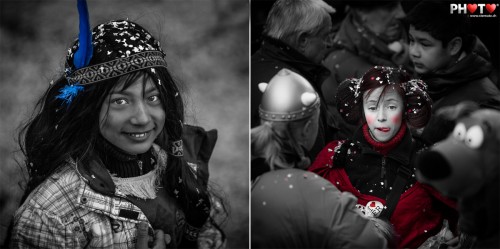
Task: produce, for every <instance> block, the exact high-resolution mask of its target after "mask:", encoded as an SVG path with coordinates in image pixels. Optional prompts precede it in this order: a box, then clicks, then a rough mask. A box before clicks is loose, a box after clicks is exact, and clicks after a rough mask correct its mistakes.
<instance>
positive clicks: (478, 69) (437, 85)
mask: <svg viewBox="0 0 500 249" xmlns="http://www.w3.org/2000/svg"><path fill="white" fill-rule="evenodd" d="M465 52H466V54H467V55H466V56H465V57H464V58H463V59H461V60H460V61H458V62H457V63H456V64H454V65H453V66H452V67H450V68H447V69H443V70H439V71H437V72H435V73H432V74H426V75H421V79H422V80H423V81H424V82H425V83H427V86H428V93H429V95H430V96H431V99H432V101H433V105H432V108H433V112H434V113H435V112H437V111H438V110H440V109H441V108H442V107H445V106H452V105H456V104H458V103H459V102H461V101H464V100H470V101H473V102H476V103H478V104H488V103H493V102H498V104H500V91H499V90H498V88H497V87H496V82H493V81H492V79H491V78H490V77H492V78H493V79H495V78H496V77H495V76H494V75H496V72H494V71H493V70H494V69H493V66H492V64H491V62H490V60H489V58H490V55H489V52H488V50H487V48H486V47H485V46H484V44H483V43H482V42H481V41H480V40H479V38H477V37H475V38H474V40H473V42H472V43H471V45H470V47H469V48H466V49H465ZM498 108H500V105H498Z"/></svg>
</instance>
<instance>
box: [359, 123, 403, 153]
mask: <svg viewBox="0 0 500 249" xmlns="http://www.w3.org/2000/svg"><path fill="white" fill-rule="evenodd" d="M405 133H406V123H405V122H403V123H401V127H400V128H399V131H398V133H396V135H395V136H394V137H393V138H392V139H391V140H389V141H387V142H378V141H375V139H373V137H372V135H371V133H370V130H369V128H368V124H366V123H365V124H364V125H363V135H364V137H365V139H366V141H367V142H368V143H369V144H370V145H371V146H372V147H373V149H374V150H375V151H376V152H378V153H380V154H382V155H384V156H385V155H387V153H389V151H391V150H392V149H394V148H395V147H396V146H397V145H398V144H399V143H400V142H401V140H403V137H404V136H405Z"/></svg>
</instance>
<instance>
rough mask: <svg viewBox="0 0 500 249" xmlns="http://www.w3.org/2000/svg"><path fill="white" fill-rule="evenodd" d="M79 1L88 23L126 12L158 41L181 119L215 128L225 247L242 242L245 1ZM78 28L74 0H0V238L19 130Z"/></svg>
mask: <svg viewBox="0 0 500 249" xmlns="http://www.w3.org/2000/svg"><path fill="white" fill-rule="evenodd" d="M87 1H88V6H89V12H90V20H91V26H95V25H97V24H99V23H102V22H106V21H108V20H111V19H126V18H128V19H129V20H131V21H135V22H137V23H139V24H141V25H142V26H144V27H145V28H146V29H148V30H149V31H150V32H151V33H152V34H153V35H154V36H155V37H157V38H158V39H159V40H160V41H161V43H162V46H163V48H164V50H165V51H166V53H167V61H168V62H169V66H170V68H171V71H172V72H173V73H174V74H175V75H176V76H177V78H178V79H179V80H180V81H181V82H183V83H184V94H185V95H184V96H185V98H186V100H187V104H188V105H187V109H186V112H187V122H188V123H191V124H195V125H200V126H202V127H204V128H205V129H214V128H215V129H218V131H219V139H218V142H217V145H216V147H215V150H214V152H213V155H212V159H211V161H210V176H211V180H212V182H214V183H215V184H216V185H217V186H218V187H219V188H220V189H221V190H222V191H223V192H224V193H225V196H226V199H227V201H228V203H229V204H230V216H229V219H228V220H227V222H226V223H225V225H224V230H225V231H226V233H227V236H228V244H227V247H228V248H242V247H248V225H249V223H248V222H249V221H248V208H249V205H248V194H249V190H248V189H249V184H248V182H249V180H248V179H249V178H248V161H249V160H248V155H249V146H248V145H249V143H248V138H249V134H248V131H249V125H248V124H249V123H248V121H249V119H248V103H249V101H248V99H249V91H248V89H249V88H248V73H249V71H248V70H249V68H248V55H249V50H248V47H249V46H248V44H249V42H248V41H249V32H248V22H249V15H248V14H249V3H248V1H247V0H171V1H166V0H142V1H139V0H136V1H132V0H120V1H118V0H87ZM77 34H78V12H77V8H76V0H74V1H73V0H72V1H70V0H45V1H39V0H0V141H1V143H0V197H1V202H0V220H1V221H0V225H1V226H0V245H1V244H2V243H3V241H4V239H5V237H6V230H7V227H8V225H9V223H10V221H11V219H12V215H13V213H14V211H15V210H16V208H17V207H18V205H19V204H20V203H19V201H20V197H21V195H22V193H23V189H22V187H23V186H24V184H25V182H24V181H25V177H23V174H24V173H23V172H22V170H21V166H20V164H19V163H20V162H22V160H23V158H22V157H21V154H20V153H19V151H18V145H17V133H18V128H19V126H20V124H21V123H22V122H23V121H26V119H27V118H28V117H29V116H30V115H31V111H32V109H33V107H34V104H35V101H36V100H37V99H38V98H39V97H40V96H41V95H42V93H43V92H44V91H45V90H46V89H47V88H48V87H49V82H50V81H51V80H53V79H55V78H56V77H57V75H60V74H61V73H62V71H63V70H62V69H63V66H64V59H65V55H66V51H67V49H68V47H69V45H70V44H71V43H72V41H73V40H74V39H75V38H76V37H77ZM16 161H17V162H16ZM18 162H19V163H18Z"/></svg>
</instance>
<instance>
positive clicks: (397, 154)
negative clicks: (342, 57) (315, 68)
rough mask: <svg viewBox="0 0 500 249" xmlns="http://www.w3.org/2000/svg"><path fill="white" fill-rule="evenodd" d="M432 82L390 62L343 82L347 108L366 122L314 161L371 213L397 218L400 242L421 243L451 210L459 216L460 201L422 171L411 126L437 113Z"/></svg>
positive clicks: (351, 118)
mask: <svg viewBox="0 0 500 249" xmlns="http://www.w3.org/2000/svg"><path fill="white" fill-rule="evenodd" d="M425 90H426V85H425V83H423V82H422V81H419V80H412V79H410V75H409V74H408V73H406V72H405V71H404V70H402V69H397V68H390V67H379V66H376V67H373V68H371V69H370V70H368V72H366V73H365V74H364V75H363V77H362V78H360V79H347V80H345V81H344V82H342V84H341V85H340V86H339V89H338V92H337V106H338V109H339V112H340V113H341V114H342V117H343V118H344V119H345V120H346V121H347V122H349V123H353V124H354V123H358V124H360V125H361V127H360V129H358V130H357V132H355V134H354V136H353V137H352V139H351V140H342V141H333V142H331V143H329V144H328V145H327V146H326V147H325V148H324V149H323V150H322V151H321V153H320V154H319V155H318V157H317V158H316V160H315V162H314V163H313V164H312V165H311V166H310V168H309V170H310V171H312V172H315V173H317V174H319V175H321V176H323V177H324V178H326V179H327V180H329V181H330V182H332V183H333V184H334V185H335V186H336V187H337V188H338V189H339V190H341V191H348V192H351V193H353V194H354V195H355V196H356V197H357V198H358V208H360V209H362V211H363V212H364V213H365V215H367V216H371V217H379V218H385V219H388V220H390V222H391V223H392V224H393V226H394V229H395V231H396V233H397V234H398V235H399V240H398V242H397V247H398V248H401V247H405V248H406V247H410V248H416V247H419V246H420V245H421V244H422V243H423V242H425V241H426V240H427V239H428V238H429V237H431V236H433V235H435V234H436V233H438V232H439V230H440V228H441V226H442V224H443V220H444V219H445V218H447V219H449V220H451V221H452V222H451V223H452V224H455V223H456V216H457V214H456V210H455V208H454V203H453V202H452V201H449V200H446V199H445V198H443V197H441V196H440V195H439V194H438V192H437V191H435V190H434V189H433V188H432V187H430V186H427V185H423V184H421V183H419V182H417V181H416V179H415V174H414V170H415V168H414V167H413V166H412V158H413V156H414V155H415V153H416V149H415V146H414V142H413V141H412V136H411V132H410V128H421V127H423V126H425V124H426V123H427V121H428V120H429V118H430V114H431V100H430V98H429V96H428V95H427V93H426V91H425Z"/></svg>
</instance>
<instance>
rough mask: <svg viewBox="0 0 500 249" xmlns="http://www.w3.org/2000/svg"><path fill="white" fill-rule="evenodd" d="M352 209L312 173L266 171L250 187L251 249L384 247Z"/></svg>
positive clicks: (350, 202) (375, 231)
mask: <svg viewBox="0 0 500 249" xmlns="http://www.w3.org/2000/svg"><path fill="white" fill-rule="evenodd" d="M355 204H356V198H354V197H353V196H352V195H351V194H348V193H341V192H340V191H339V190H338V189H337V188H336V187H335V186H333V185H332V184H331V183H330V182H328V181H326V180H325V179H323V178H321V177H319V176H318V175H316V174H314V173H311V172H307V171H304V170H299V169H280V170H275V171H271V172H267V173H265V174H263V175H261V176H260V177H258V178H257V180H256V182H255V183H254V184H253V185H252V200H251V208H252V215H251V224H252V227H251V229H252V230H251V239H252V248H386V246H387V242H386V240H385V238H383V237H382V235H381V234H379V232H378V229H377V228H376V227H375V224H374V223H372V222H371V221H369V220H368V219H366V218H364V217H363V216H362V215H361V214H360V213H359V211H357V210H356V207H355Z"/></svg>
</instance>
